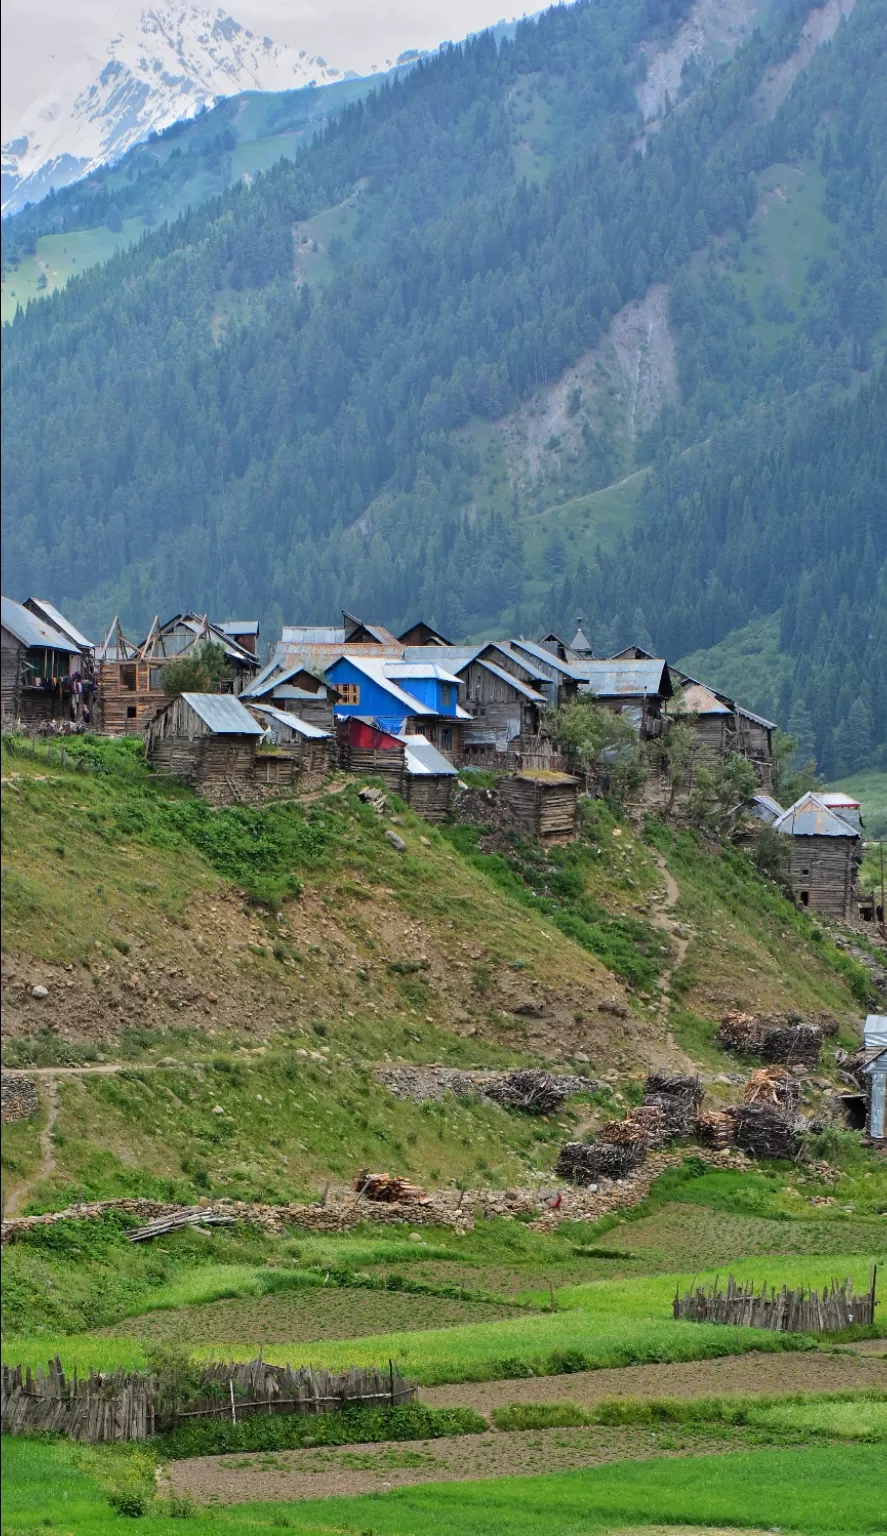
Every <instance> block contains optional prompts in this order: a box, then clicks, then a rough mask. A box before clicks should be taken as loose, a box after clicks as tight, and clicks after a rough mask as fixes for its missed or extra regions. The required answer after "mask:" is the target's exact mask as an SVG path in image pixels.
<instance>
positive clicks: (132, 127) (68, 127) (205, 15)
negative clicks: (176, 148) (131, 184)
mask: <svg viewBox="0 0 887 1536" xmlns="http://www.w3.org/2000/svg"><path fill="white" fill-rule="evenodd" d="M340 79H342V73H341V71H339V70H338V69H334V68H333V67H332V65H330V64H327V62H326V60H325V59H321V58H311V57H309V56H308V55H307V54H306V53H304V52H301V53H299V52H297V51H296V50H295V49H292V48H284V47H279V46H278V45H277V44H276V43H274V42H272V41H271V38H270V37H256V36H255V35H254V34H253V33H252V32H250V31H248V30H247V28H246V27H243V26H241V25H240V23H239V22H237V21H235V20H234V19H233V18H232V17H231V16H228V15H227V14H226V12H225V11H222V10H215V9H211V8H207V7H202V6H195V5H170V6H165V7H163V8H161V9H157V10H149V11H143V12H142V14H141V16H140V17H138V18H135V17H132V18H130V17H127V18H126V19H125V20H124V21H123V23H122V25H121V27H120V29H119V30H118V31H117V33H116V34H115V35H114V36H113V37H112V38H111V40H110V41H109V43H108V47H107V52H106V54H105V56H104V57H103V58H96V57H95V56H93V55H88V54H85V55H84V56H83V58H81V59H80V60H79V61H78V63H77V64H75V65H74V66H73V67H72V68H71V69H69V70H68V71H67V72H66V73H65V74H64V75H62V76H61V78H60V79H59V80H57V81H56V83H55V85H54V86H53V88H52V90H50V91H49V92H48V93H47V94H46V95H45V96H44V97H42V98H41V99H40V100H39V101H36V102H34V104H33V105H32V107H31V108H30V110H29V111H28V112H27V113H26V114H25V120H24V122H23V124H22V131H21V132H20V133H19V134H17V135H16V137H15V138H13V139H11V140H10V141H9V142H8V143H6V144H4V145H3V148H2V199H3V212H4V214H8V213H15V212H17V210H18V209H20V208H22V207H24V205H25V203H26V202H31V203H37V202H39V201H40V200H41V198H43V197H45V196H46V195H47V193H48V192H49V191H50V189H51V188H53V187H55V188H58V187H64V186H67V185H68V184H69V182H72V181H77V180H78V179H79V178H80V177H81V176H85V175H88V174H89V172H90V171H94V170H96V169H97V168H98V167H99V166H100V165H104V164H106V163H107V162H108V161H111V160H116V159H118V158H119V157H120V155H122V154H123V153H124V151H125V150H127V149H129V147H130V145H132V144H136V143H138V141H139V140H140V139H144V138H147V136H148V134H149V133H151V132H154V131H158V130H160V129H162V128H168V127H169V126H170V124H171V123H175V122H179V121H181V119H182V118H189V117H194V116H195V115H196V113H197V112H199V111H200V110H201V109H202V108H203V107H208V106H212V104H213V102H214V101H216V99H217V98H218V97H220V96H235V95H237V94H238V92H240V91H286V90H290V91H291V90H297V89H298V88H299V86H303V85H311V84H316V85H325V84H328V83H329V82H330V81H333V80H340Z"/></svg>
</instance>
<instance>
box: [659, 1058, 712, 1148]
mask: <svg viewBox="0 0 887 1536" xmlns="http://www.w3.org/2000/svg"><path fill="white" fill-rule="evenodd" d="M704 1097H705V1089H704V1088H703V1087H702V1084H701V1083H700V1081H699V1078H698V1077H669V1076H667V1075H666V1074H665V1073H664V1072H653V1073H651V1074H650V1076H649V1077H648V1078H647V1083H646V1087H645V1089H644V1105H645V1106H646V1107H652V1108H655V1109H659V1110H661V1112H662V1115H663V1117H664V1121H665V1129H666V1131H667V1134H668V1138H669V1140H672V1141H678V1140H684V1141H687V1140H689V1139H690V1138H691V1137H692V1136H693V1135H695V1132H696V1116H697V1114H698V1112H699V1106H700V1104H701V1103H702V1100H703V1099H704Z"/></svg>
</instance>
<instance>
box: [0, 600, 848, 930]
mask: <svg viewBox="0 0 887 1536" xmlns="http://www.w3.org/2000/svg"><path fill="white" fill-rule="evenodd" d="M207 646H211V647H213V648H215V650H216V654H217V655H218V656H219V657H220V658H223V664H222V667H221V670H220V672H219V675H218V678H217V680H216V682H215V683H214V685H213V688H212V691H206V692H203V691H200V692H197V691H194V692H191V691H183V692H181V693H178V694H177V695H176V696H174V697H170V696H169V691H168V689H167V688H166V687H165V685H164V673H165V669H166V668H168V667H169V666H171V665H172V664H174V663H179V662H181V661H182V660H183V659H185V658H189V657H195V656H199V655H200V654H201V652H202V650H203V648H205V647H207ZM268 651H269V654H268V659H267V660H266V661H265V662H264V663H263V661H262V658H261V655H260V626H259V622H258V620H254V619H253V620H243V621H236V620H225V621H222V622H219V623H216V622H213V621H211V620H210V619H209V618H208V617H207V615H205V614H204V615H201V614H198V613H195V612H184V613H179V614H176V615H175V616H174V617H173V618H171V619H169V620H168V621H167V622H166V623H163V624H161V623H160V622H159V619H155V620H154V622H153V624H152V625H151V626H150V628H149V630H148V633H147V635H146V636H145V638H144V639H143V640H140V641H138V642H135V641H132V640H130V639H128V638H127V636H126V635H125V634H124V632H123V629H122V627H121V624H120V622H119V620H117V619H115V620H114V621H113V623H112V624H111V626H110V628H109V630H108V633H107V635H106V636H105V638H104V640H102V641H101V643H98V644H97V643H95V642H93V641H91V640H89V639H87V637H86V636H85V635H83V634H82V633H81V632H80V631H79V630H78V629H77V627H76V626H75V625H74V624H72V623H71V622H70V621H69V620H68V619H67V618H66V617H65V616H64V615H63V614H62V613H61V612H60V611H59V610H58V609H57V608H56V607H55V606H54V605H53V604H52V603H50V602H48V601H46V600H43V599H37V598H28V599H27V601H26V602H25V603H23V604H21V603H17V602H15V601H13V600H12V599H9V598H5V597H4V598H3V608H2V717H3V727H4V729H6V730H9V729H15V730H19V731H23V732H25V733H30V734H41V733H66V732H70V731H84V730H90V731H94V732H97V733H100V734H104V735H110V736H120V735H141V736H143V737H144V739H145V750H146V754H147V758H148V761H149V762H150V763H151V765H152V766H153V767H154V768H155V770H156V771H158V772H161V773H168V774H172V775H174V776H175V777H177V778H180V779H182V780H183V781H184V782H186V783H188V784H190V785H191V786H192V787H193V788H194V789H195V790H196V791H197V793H198V794H200V795H201V796H203V797H204V798H206V799H207V800H209V801H211V802H212V803H214V804H226V803H227V804H230V803H237V802H246V801H260V800H263V799H267V798H269V797H274V796H279V795H287V796H290V797H294V796H299V795H303V794H306V793H308V792H310V791H312V790H316V789H317V787H318V786H319V785H320V784H322V783H323V782H324V780H325V779H326V777H327V776H328V775H329V774H330V772H332V771H333V770H334V769H338V770H340V771H344V772H345V773H352V774H359V775H362V776H364V777H373V778H379V779H381V781H382V783H383V784H384V786H385V787H386V789H387V790H388V791H389V792H391V793H393V794H397V795H399V796H400V797H401V798H402V799H404V800H405V801H406V802H407V803H408V804H409V805H410V806H411V808H412V809H413V810H414V811H416V812H417V814H419V815H421V816H423V817H425V818H426V819H428V820H429V821H440V820H442V819H443V818H444V817H445V816H447V814H448V813H449V812H450V810H451V806H452V803H453V795H454V790H455V789H456V787H457V785H458V784H459V783H460V782H461V781H460V779H459V775H460V772H465V771H470V770H473V769H481V770H485V771H489V772H493V773H495V774H496V775H497V776H498V777H497V782H498V797H499V800H500V801H501V804H502V806H503V814H504V816H505V819H506V821H507V822H508V823H509V824H510V825H511V826H512V828H513V829H514V830H515V831H517V832H519V833H521V834H523V835H526V836H532V837H538V838H539V839H540V840H541V841H542V842H543V843H552V842H558V841H569V840H571V839H573V838H574V837H575V836H576V835H577V827H578V818H579V798H580V795H582V794H601V793H606V792H607V790H608V788H609V781H610V772H611V769H612V768H613V767H614V762H613V759H614V749H610V750H609V751H607V750H605V751H603V752H601V753H600V754H599V755H598V760H597V761H596V762H588V761H585V762H583V763H582V764H580V763H578V762H577V761H576V760H575V757H574V756H571V755H570V752H569V749H564V747H563V746H562V744H561V743H560V742H559V741H558V740H557V739H556V733H555V729H554V728H553V725H552V722H553V721H554V720H555V718H556V712H557V711H558V710H559V709H560V708H562V707H563V706H565V705H568V704H570V703H575V702H576V701H581V700H586V701H590V702H593V703H594V704H595V705H597V706H599V707H602V708H604V709H606V710H608V711H610V712H612V713H613V714H614V715H616V716H619V717H621V720H622V721H623V723H624V724H625V725H627V726H629V727H630V728H631V731H633V733H634V735H635V737H636V739H637V742H638V744H639V745H642V746H643V747H644V749H645V750H646V751H647V753H648V756H649V758H650V760H651V761H653V762H654V763H655V764H656V765H657V767H658V769H659V775H658V785H659V795H660V798H673V794H674V791H673V788H672V789H668V788H667V787H666V786H667V782H668V769H669V759H670V740H675V739H676V738H674V737H673V736H672V732H673V731H674V728H675V725H676V724H677V723H680V724H681V725H682V726H683V727H685V728H686V727H689V728H690V729H691V730H692V746H691V751H690V752H689V754H688V755H687V760H686V763H682V764H681V769H680V777H681V781H682V782H681V786H680V787H681V788H682V789H683V790H685V791H689V790H691V789H692V786H693V782H694V772H697V771H698V768H699V765H704V764H706V763H708V764H710V763H711V762H712V761H715V762H717V761H723V760H724V759H728V758H730V757H738V758H742V759H744V760H745V761H746V762H747V763H748V764H749V765H750V767H751V769H752V770H753V775H754V786H755V787H754V790H753V792H752V793H751V794H750V795H748V796H747V797H746V798H744V799H743V800H742V802H741V803H740V804H739V805H737V806H736V807H735V808H732V809H733V812H734V823H735V837H736V839H737V840H738V841H744V842H745V843H746V844H753V843H754V840H755V839H756V838H757V837H759V836H760V835H761V833H762V830H763V829H769V830H770V831H772V832H773V833H775V834H776V835H778V836H783V837H785V838H787V839H789V841H788V842H787V843H786V845H785V846H786V849H787V854H786V857H785V870H786V875H787V879H788V881H789V883H790V886H791V889H792V891H793V894H794V896H795V899H796V901H797V902H798V904H799V905H801V906H804V907H809V908H810V909H812V910H814V911H818V912H822V913H824V914H826V915H828V916H830V917H834V918H837V919H842V920H846V919H849V918H853V919H858V918H859V917H862V918H867V919H869V920H870V921H871V920H874V919H875V918H876V916H877V915H878V913H877V905H876V902H875V900H874V899H873V898H861V894H860V891H859V881H858V872H859V867H860V864H861V862H862V838H863V826H862V819H861V814H860V805H859V802H858V801H855V800H854V799H853V798H852V797H851V796H848V795H846V794H841V793H828V792H821V793H817V792H813V791H807V792H805V793H804V794H802V795H801V796H800V797H799V798H798V799H797V800H796V801H795V802H794V803H793V804H792V805H789V806H785V807H784V806H782V805H780V804H779V803H778V801H777V800H776V799H775V798H774V796H773V792H772V791H773V768H774V744H773V738H774V733H775V732H776V730H777V727H776V725H775V724H774V722H773V721H771V720H767V719H765V718H763V717H762V716H760V715H758V714H756V713H755V712H754V711H752V710H750V709H748V708H746V707H744V706H743V705H742V704H740V703H739V702H738V701H737V700H735V699H732V698H730V697H728V696H727V695H726V694H724V693H723V692H721V691H719V690H717V689H715V688H712V687H709V686H707V685H706V684H705V683H704V682H701V681H700V680H698V679H696V678H693V677H689V676H688V675H687V674H686V673H684V672H682V671H680V670H679V669H678V668H677V667H675V666H674V665H670V664H669V663H668V661H667V660H666V659H665V658H664V657H656V656H651V655H650V654H649V653H648V652H647V651H645V650H643V649H642V648H641V647H640V646H630V647H628V648H627V649H624V650H622V651H620V652H619V653H618V654H617V655H615V656H608V657H598V656H595V655H594V654H593V652H592V648H591V646H590V645H589V643H588V641H587V639H586V637H585V635H584V633H583V630H582V620H581V618H580V619H579V620H578V627H577V630H576V633H575V635H574V636H573V638H572V640H570V641H569V642H567V641H566V640H565V639H564V638H562V637H561V636H559V635H557V634H554V633H548V634H545V635H543V636H542V637H541V638H540V639H539V640H530V639H526V638H524V637H523V636H521V637H518V638H509V639H501V640H493V641H482V642H479V643H474V644H458V645H456V644H452V643H451V642H450V641H449V640H448V639H447V637H446V636H444V635H442V634H440V633H439V632H438V631H437V630H435V629H434V628H433V627H432V626H431V625H429V624H427V623H425V622H424V621H417V622H416V623H414V624H412V625H411V626H410V627H409V628H408V629H407V630H405V631H404V632H403V633H402V634H400V635H394V634H392V633H391V632H390V631H389V630H388V629H386V628H385V627H384V625H381V624H376V623H370V622H365V621H364V620H362V619H360V618H357V617H356V616H354V615H353V614H349V613H343V614H342V623H341V624H339V625H285V626H284V627H283V631H282V634H281V636H280V638H279V640H277V641H276V642H275V643H274V644H273V645H272V646H269V647H268ZM167 675H169V674H167ZM616 755H618V753H617V754H616ZM646 793H647V796H648V798H649V799H651V800H652V803H654V804H655V802H656V797H657V777H656V776H654V779H653V783H652V786H650V785H648V787H647V791H646Z"/></svg>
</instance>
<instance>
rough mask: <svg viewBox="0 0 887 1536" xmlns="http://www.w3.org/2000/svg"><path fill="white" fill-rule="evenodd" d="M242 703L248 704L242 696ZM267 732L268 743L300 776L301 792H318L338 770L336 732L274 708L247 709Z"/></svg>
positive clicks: (254, 706) (256, 706) (264, 705)
mask: <svg viewBox="0 0 887 1536" xmlns="http://www.w3.org/2000/svg"><path fill="white" fill-rule="evenodd" d="M241 702H244V700H243V697H242V696H241ZM246 707H247V708H248V709H249V712H250V714H251V715H252V717H253V719H254V720H255V721H256V722H257V723H258V724H259V725H260V726H261V727H262V729H263V730H264V732H265V739H266V740H267V741H268V742H270V744H271V745H272V746H274V747H277V748H278V749H279V751H280V752H282V753H284V754H285V755H286V756H287V757H289V758H290V759H291V760H292V762H293V764H294V765H295V768H296V770H297V772H298V788H299V790H300V791H301V790H306V789H314V788H316V786H317V785H318V784H321V783H322V782H323V780H324V779H325V778H326V777H327V775H328V773H329V772H330V769H331V768H333V767H335V764H336V758H337V752H336V741H335V737H334V735H333V733H332V731H325V730H322V729H321V728H320V726H317V725H312V723H311V722H310V721H309V720H303V719H302V718H301V716H300V715H293V714H290V713H289V712H288V711H287V710H284V709H276V708H275V707H274V705H272V704H254V703H252V702H250V703H249V704H248V705H247V706H246Z"/></svg>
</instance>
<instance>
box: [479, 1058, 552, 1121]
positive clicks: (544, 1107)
mask: <svg viewBox="0 0 887 1536" xmlns="http://www.w3.org/2000/svg"><path fill="white" fill-rule="evenodd" d="M483 1091H484V1094H485V1096H486V1097H487V1098H488V1099H494V1100H495V1102H496V1103H497V1104H502V1105H503V1106H504V1107H505V1108H507V1109H520V1110H523V1112H524V1114H526V1115H555V1114H557V1112H558V1110H559V1109H560V1108H561V1106H562V1105H563V1102H564V1100H565V1099H566V1097H567V1087H566V1085H565V1083H564V1081H563V1079H558V1078H555V1077H551V1076H550V1075H549V1073H547V1072H536V1071H533V1070H532V1069H527V1070H525V1071H521V1072H508V1073H506V1074H505V1075H504V1076H503V1077H498V1078H494V1079H493V1081H492V1082H489V1083H487V1084H486V1085H485V1087H484V1090H483Z"/></svg>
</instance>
